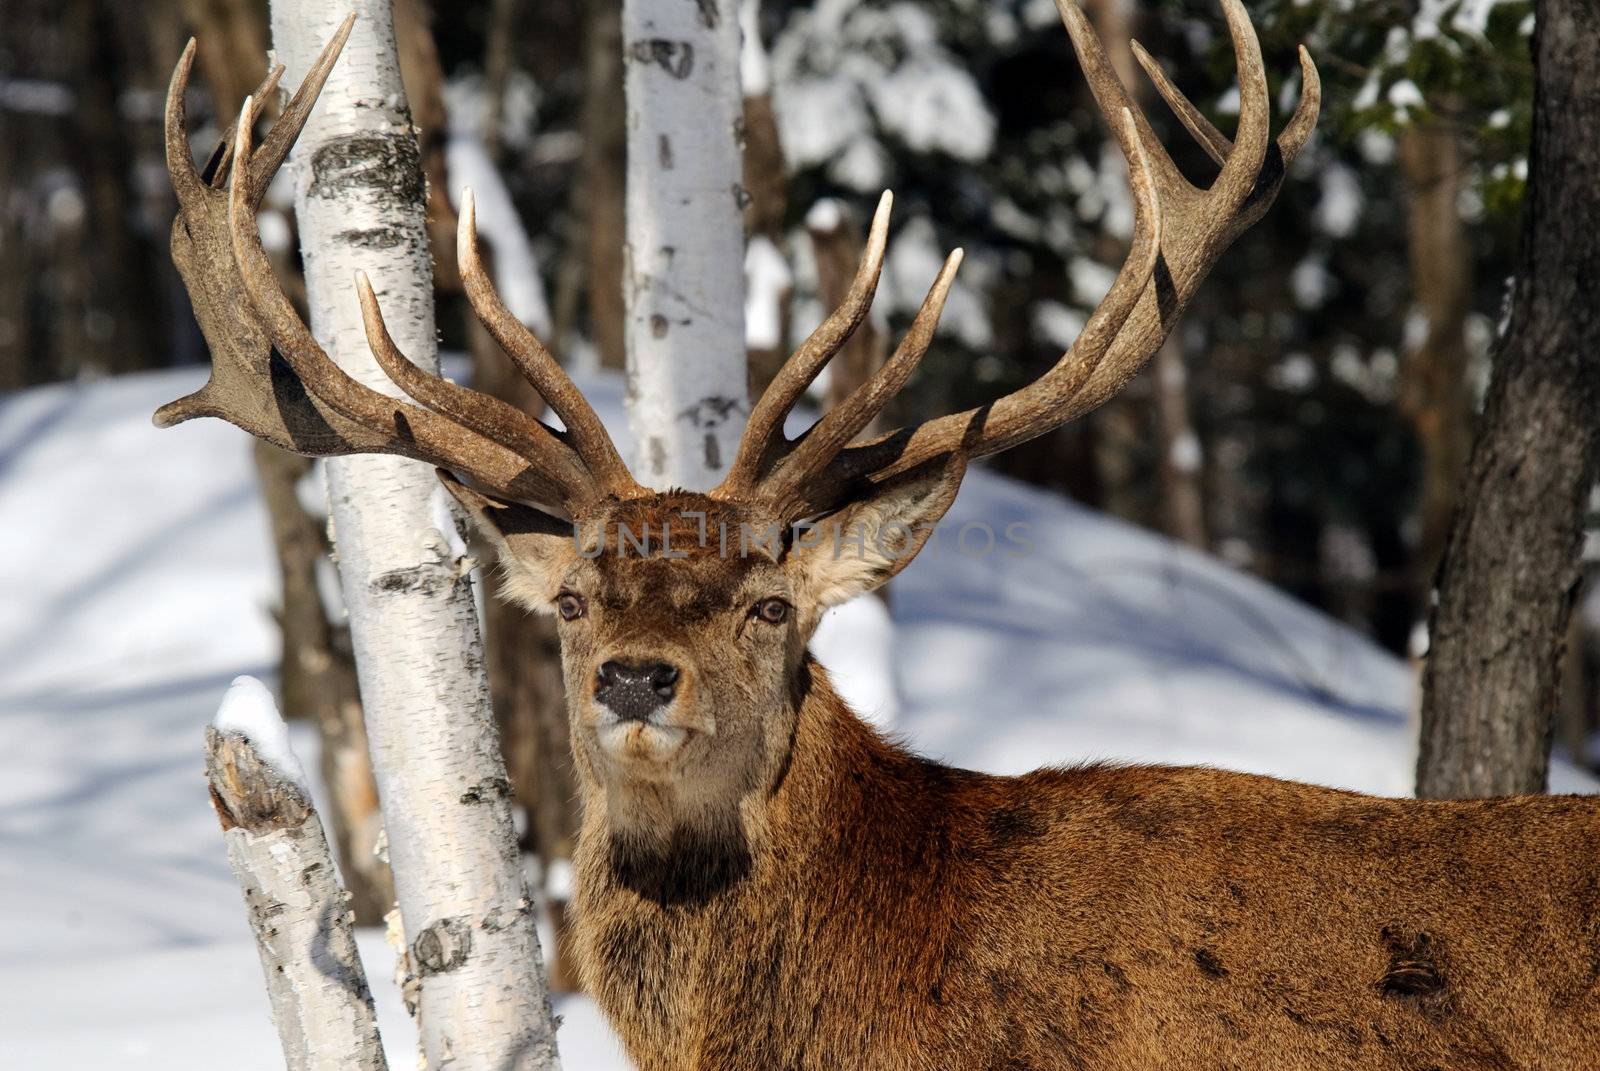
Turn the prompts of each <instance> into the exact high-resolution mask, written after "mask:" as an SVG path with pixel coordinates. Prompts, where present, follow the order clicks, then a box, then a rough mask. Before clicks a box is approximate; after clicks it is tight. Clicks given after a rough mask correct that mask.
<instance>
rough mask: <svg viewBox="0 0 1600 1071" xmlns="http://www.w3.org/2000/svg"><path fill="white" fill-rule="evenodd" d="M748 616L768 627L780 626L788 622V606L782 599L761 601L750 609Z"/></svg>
mask: <svg viewBox="0 0 1600 1071" xmlns="http://www.w3.org/2000/svg"><path fill="white" fill-rule="evenodd" d="M750 616H751V617H754V618H757V619H758V620H761V621H765V622H766V623H767V624H769V625H781V624H783V623H784V622H785V621H787V620H789V604H788V603H786V602H784V601H783V600H782V599H762V600H761V601H760V602H758V603H756V604H755V606H753V607H751V608H750Z"/></svg>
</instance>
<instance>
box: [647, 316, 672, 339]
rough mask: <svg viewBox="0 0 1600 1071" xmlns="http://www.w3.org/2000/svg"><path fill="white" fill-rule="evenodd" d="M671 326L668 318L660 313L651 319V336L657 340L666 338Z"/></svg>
mask: <svg viewBox="0 0 1600 1071" xmlns="http://www.w3.org/2000/svg"><path fill="white" fill-rule="evenodd" d="M668 326H669V324H668V322H667V318H666V317H665V316H663V315H661V314H660V313H659V312H658V313H655V314H654V315H652V316H651V317H650V334H651V335H653V336H654V337H656V338H666V337H667V328H668Z"/></svg>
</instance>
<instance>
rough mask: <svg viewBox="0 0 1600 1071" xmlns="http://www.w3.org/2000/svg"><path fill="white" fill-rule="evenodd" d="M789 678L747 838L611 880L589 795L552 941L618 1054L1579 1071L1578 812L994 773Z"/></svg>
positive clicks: (1590, 1041)
mask: <svg viewBox="0 0 1600 1071" xmlns="http://www.w3.org/2000/svg"><path fill="white" fill-rule="evenodd" d="M808 676H809V679H810V682H811V683H810V686H809V688H808V689H807V690H806V692H805V694H804V697H803V699H802V700H801V706H800V714H799V719H798V732H797V733H796V737H795V745H794V752H793V758H792V762H791V764H790V766H789V767H788V769H787V770H786V771H784V772H783V774H782V775H781V777H780V778H779V779H778V781H777V783H776V784H773V785H770V786H769V785H761V786H758V787H757V788H756V789H755V790H754V791H753V792H752V793H751V795H750V796H749V797H748V799H746V800H745V801H744V803H743V806H742V810H743V815H744V823H743V827H742V836H740V837H736V838H730V839H729V840H727V841H724V842H720V843H701V844H700V845H699V848H698V850H697V851H693V852H680V853H678V854H677V855H675V856H673V857H672V858H671V859H663V860H659V861H658V865H657V866H655V867H650V866H643V867H639V866H636V867H635V868H634V869H633V870H632V871H630V874H629V876H628V877H622V876H619V873H618V869H617V867H616V866H615V863H616V859H615V858H614V855H613V843H612V836H613V831H612V830H611V829H610V828H609V823H608V822H607V819H606V817H605V815H606V808H605V805H604V803H603V802H602V801H601V800H599V799H594V798H590V799H587V800H586V807H585V815H586V818H585V822H584V827H583V834H582V837H581V839H580V845H579V852H578V867H579V879H580V880H579V883H578V888H577V892H578V899H577V901H576V903H575V904H574V909H575V911H574V925H575V938H576V941H575V945H576V948H577V950H578V955H579V957H580V964H581V971H582V974H583V978H584V981H585V985H586V988H587V989H588V991H589V992H590V993H592V994H593V995H594V997H595V998H596V999H597V1000H598V1001H599V1002H600V1005H601V1007H602V1008H603V1009H604V1010H605V1012H606V1014H607V1016H608V1017H609V1018H610V1020H611V1022H612V1023H613V1025H614V1026H615V1027H616V1028H617V1030H618V1031H619V1033H620V1034H621V1035H622V1037H623V1038H624V1040H625V1041H626V1042H627V1045H628V1050H629V1052H630V1053H631V1054H632V1055H633V1057H634V1058H635V1060H636V1061H637V1063H638V1065H639V1067H640V1069H641V1071H757V1069H760V1071H770V1069H777V1068H783V1069H793V1071H801V1069H818V1071H822V1069H828V1071H833V1069H841V1068H849V1069H853V1071H901V1069H907V1071H909V1069H919V1071H920V1069H931V1068H940V1069H951V1071H979V1069H983V1071H988V1069H994V1071H1000V1069H1012V1071H1023V1069H1027V1071H1058V1069H1063V1071H1064V1069H1067V1068H1073V1069H1085V1071H1152V1069H1157V1068H1166V1067H1171V1068H1184V1069H1189V1068H1197V1067H1237V1068H1261V1069H1267V1068H1270V1069H1274V1071H1302V1069H1303V1071H1346V1069H1348V1071H1355V1069H1377V1068H1395V1069H1400V1068H1430V1067H1437V1068H1441V1069H1449V1071H1473V1069H1480V1068H1481V1069H1485V1071H1487V1069H1491V1068H1492V1069H1496V1071H1501V1069H1505V1071H1509V1069H1513V1068H1518V1069H1534V1068H1539V1069H1549V1071H1557V1069H1572V1071H1579V1069H1590V1068H1593V1067H1595V1066H1596V1065H1597V1061H1600V867H1597V866H1596V859H1597V858H1600V802H1596V801H1593V800H1589V799H1584V798H1581V797H1530V798H1521V799H1512V800H1496V801H1476V802H1460V803H1426V802H1418V801H1414V800H1391V799H1378V798H1372V797H1366V796H1361V795H1357V794H1353V793H1347V792H1339V791H1334V790H1331V789H1323V788H1315V787H1310V786H1306V785H1298V784H1292V783H1289V782H1284V781H1277V780H1273V779H1270V778H1264V777H1256V776H1250V775H1245V774H1236V773H1227V772H1222V771H1216V770H1207V769H1172V768H1151V767H1125V768H1117V767H1084V768H1078V769H1063V770H1041V771H1038V772H1035V773H1032V774H1028V775H1026V776H1023V777H1015V778H1006V777H991V776H985V775H982V774H975V773H969V772H966V771H960V770H953V769H950V768H947V767H944V766H940V765H937V764H935V763H931V762H928V761H925V760H922V759H919V758H916V757H915V756H912V755H910V754H907V753H906V752H904V751H902V750H900V749H898V748H896V747H894V746H893V745H891V744H889V743H887V742H886V741H884V740H882V739H881V738H879V737H878V736H877V735H876V734H875V733H874V731H873V730H872V729H871V728H870V727H868V726H867V725H865V724H864V723H862V722H861V721H860V720H859V719H857V718H856V717H855V716H854V715H853V714H852V713H851V712H850V711H849V710H848V709H847V708H846V707H845V705H844V704H843V703H842V701H841V700H840V699H839V698H838V697H837V696H836V695H835V694H834V693H833V692H832V691H831V689H830V688H829V687H828V685H827V682H826V678H825V675H824V674H823V673H821V672H820V671H819V670H817V669H816V667H814V666H812V667H809V672H808ZM588 792H589V793H592V792H594V786H592V785H590V786H589V787H588ZM641 875H643V878H642V880H641Z"/></svg>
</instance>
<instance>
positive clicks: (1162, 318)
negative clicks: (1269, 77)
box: [712, 0, 1321, 519]
mask: <svg viewBox="0 0 1600 1071" xmlns="http://www.w3.org/2000/svg"><path fill="white" fill-rule="evenodd" d="M1056 7H1057V8H1058V9H1059V10H1060V12H1061V17H1062V20H1063V21H1064V22H1065V23H1066V28H1067V33H1068V35H1069V36H1070V37H1071V38H1072V44H1073V48H1074V50H1075V51H1076V52H1077V54H1078V60H1079V63H1080V64H1081V65H1082V67H1083V71H1084V76H1085V78H1086V79H1087V81H1088V83H1089V88H1090V90H1091V91H1092V92H1093V94H1094V98H1095V101H1096V103H1097V104H1098V106H1099V108H1100V111H1101V113H1102V115H1104V116H1105V118H1106V121H1107V123H1108V124H1109V126H1110V127H1111V132H1112V134H1113V136H1115V137H1116V139H1117V142H1118V145H1119V146H1120V147H1121V149H1122V153H1123V156H1124V158H1125V159H1126V161H1127V164H1128V172H1129V180H1130V183H1131V185H1132V188H1133V194H1134V210H1135V217H1134V219H1135V222H1134V235H1133V241H1132V246H1131V248H1130V250H1129V253H1128V257H1127V260H1126V261H1125V262H1124V264H1123V266H1122V270H1121V271H1120V272H1119V273H1118V275H1117V278H1116V281H1115V282H1113V283H1112V286H1111V289H1110V291H1109V292H1108V293H1107V294H1106V296H1105V298H1104V299H1103V300H1102V301H1101V302H1100V305H1099V306H1098V307H1097V308H1096V309H1095V311H1094V313H1093V315H1091V316H1090V318H1089V322H1088V323H1087V324H1086V325H1085V327H1084V329H1083V332H1082V334H1081V335H1080V336H1079V337H1078V339H1077V340H1076V341H1075V342H1073V344H1072V346H1071V347H1070V348H1069V349H1068V350H1067V351H1066V353H1065V354H1063V355H1062V357H1061V359H1060V360H1059V361H1058V362H1057V363H1056V364H1055V366H1054V367H1052V368H1051V369H1050V370H1049V371H1047V372H1046V373H1045V374H1044V375H1042V376H1040V377H1039V378H1038V379H1037V380H1035V381H1034V382H1032V383H1030V384H1028V385H1027V386H1025V387H1023V388H1021V389H1020V390H1017V391H1015V392H1013V393H1012V394H1008V395H1006V396H1005V397H1003V398H1000V399H999V400H998V401H995V402H992V403H990V404H989V405H986V406H982V407H980V408H977V409H970V410H967V411H966V412H962V413H954V414H951V415H948V416H944V417H939V418H937V419H934V420H930V421H928V422H926V423H923V424H920V425H917V426H915V427H910V428H902V429H900V430H897V431H893V432H890V433H889V434H887V435H884V436H881V437H879V438H877V439H874V440H872V441H871V442H867V443H863V444H860V445H855V446H851V445H848V443H849V441H850V439H852V438H853V437H854V436H855V435H857V434H858V433H859V432H860V430H861V429H862V428H864V427H866V426H867V424H868V423H869V422H870V421H871V420H872V418H873V417H874V416H875V415H876V414H877V413H878V412H879V411H880V410H881V409H882V408H883V407H884V405H886V404H887V403H888V401H889V399H890V398H891V397H892V396H893V394H894V392H895V391H896V390H898V389H899V387H900V385H901V384H903V383H904V382H905V379H906V377H908V376H909V375H910V373H911V370H912V368H913V367H914V366H915V364H916V362H917V361H918V360H919V359H920V358H921V356H922V354H923V353H924V352H926V350H927V346H928V342H929V340H930V339H931V336H932V333H933V329H934V326H935V325H936V324H937V321H938V315H939V311H940V309H941V308H942V306H943V304H944V300H945V296H946V294H947V292H948V289H949V285H950V281H951V276H952V274H953V273H954V270H955V267H956V265H957V264H958V263H959V261H960V256H959V250H958V251H957V253H956V254H954V255H952V257H951V259H950V260H949V261H946V263H945V268H944V270H943V271H942V272H941V273H940V275H939V279H938V280H937V281H936V282H935V283H934V286H933V288H932V289H931V290H930V291H929V293H928V297H927V299H926V300H925V301H924V303H923V306H922V309H921V310H920V311H919V312H918V314H917V317H916V319H915V320H914V321H913V323H912V327H911V331H910V333H909V334H908V336H907V338H906V341H905V342H904V343H903V344H902V345H901V348H900V350H899V351H898V352H897V353H896V354H895V356H894V358H892V359H891V360H890V361H889V362H888V363H887V364H886V365H884V367H883V368H881V369H879V371H878V372H877V373H876V374H875V375H874V376H873V377H872V378H871V379H870V380H869V381H868V382H866V383H864V384H862V385H861V386H860V387H859V388H857V389H856V391H855V392H854V393H853V394H852V395H851V396H850V397H849V398H847V399H846V400H845V401H844V402H843V403H842V404H841V405H839V406H837V407H836V408H835V409H834V410H833V411H832V412H830V413H829V414H827V415H826V416H824V417H823V418H822V419H821V420H820V421H818V422H817V424H816V425H814V426H813V427H812V428H811V429H810V430H809V431H807V432H806V433H805V434H804V435H802V436H801V437H800V438H799V439H797V440H794V441H790V440H788V439H786V438H784V436H783V432H782V426H783V420H784V417H785V416H786V415H787V414H788V411H789V410H790V408H792V407H793V405H794V403H795V401H796V400H797V399H798V398H799V396H800V394H801V393H802V392H803V391H804V390H805V387H806V386H807V385H808V384H809V383H810V382H811V380H812V379H814V378H815V377H816V375H817V373H818V372H819V371H820V370H821V367H822V365H824V364H825V363H826V362H827V360H828V359H829V358H830V357H832V356H833V354H834V353H836V352H838V350H839V349H840V348H841V347H842V345H843V343H844V341H845V339H847V338H848V337H849V332H850V331H851V330H853V329H854V326H855V325H856V324H859V323H860V320H861V318H862V316H864V315H865V312H866V305H867V304H870V302H871V296H872V290H873V286H874V285H875V283H876V281H877V275H878V270H879V267H880V265H881V263H882V258H883V248H882V233H881V231H882V228H883V226H884V224H885V223H886V222H887V220H886V215H887V206H888V201H887V198H885V201H884V203H883V205H881V206H880V208H879V214H878V217H877V218H876V219H875V220H874V225H873V237H872V240H871V241H869V243H868V248H867V251H866V253H865V255H864V256H863V258H862V265H861V270H860V273H859V274H858V275H857V278H856V286H855V287H854V288H853V289H852V291H851V294H850V297H849V299H848V300H847V301H846V302H845V305H844V306H842V307H841V308H840V309H839V311H837V312H836V313H834V315H833V316H832V317H830V318H829V320H828V321H827V322H826V323H824V324H823V326H822V327H820V328H818V330H817V331H816V332H815V333H814V334H813V335H812V337H811V339H810V340H808V341H807V343H806V345H805V346H804V347H802V349H801V350H800V351H798V352H797V353H796V354H795V356H794V357H793V358H791V359H790V362H789V366H786V367H785V368H784V370H783V371H782V372H780V373H779V375H778V377H777V378H776V379H774V380H773V383H772V386H771V387H769V388H768V390H767V392H766V394H765V395H763V397H762V399H761V401H760V402H759V403H758V404H757V406H756V409H755V415H754V416H752V419H751V422H750V427H749V428H748V429H747V430H746V433H745V438H744V440H743V441H742V442H741V443H740V446H739V452H738V459H737V460H736V461H735V463H734V466H733V470H732V471H731V472H730V473H729V476H728V479H727V480H725V481H723V483H722V485H721V486H719V487H718V488H717V489H716V490H715V491H714V492H712V493H713V494H714V495H717V496H718V497H724V498H733V497H743V496H748V495H754V496H755V497H757V498H759V499H761V500H763V501H764V502H765V503H767V504H768V505H769V506H770V507H771V508H772V509H773V510H774V511H775V512H777V513H778V514H780V515H782V516H783V517H785V518H786V519H798V518H801V517H805V516H813V515H817V514H821V513H825V512H827V511H829V510H832V509H834V508H836V507H837V506H839V505H840V504H841V503H842V502H843V501H845V500H847V499H848V498H849V497H850V495H851V494H852V493H853V491H854V490H855V489H856V488H858V487H859V486H860V485H861V484H862V483H863V482H870V483H877V482H880V481H882V480H885V479H888V478H890V477H892V476H895V475H898V474H900V473H903V472H906V471H908V470H910V469H912V468H915V467H917V466H919V465H922V464H924V463H926V462H929V461H931V460H933V459H935V458H939V457H945V456H951V455H955V454H960V455H962V457H963V458H972V457H981V456H983V455H985V454H992V453H996V452H998V451H1000V450H1004V449H1006V448H1008V447H1011V446H1015V445H1017V444H1018V443H1021V442H1025V441H1026V440H1028V439H1031V438H1033V437H1035V436H1037V435H1041V434H1043V433H1044V432H1046V431H1049V430H1050V429H1052V428H1055V427H1058V426H1059V425H1061V424H1064V423H1066V422H1067V421H1069V420H1072V419H1075V418H1076V417H1079V416H1081V415H1083V414H1084V413H1086V412H1088V411H1089V410H1091V409H1094V408H1095V407H1096V406H1098V405H1100V404H1101V403H1102V402H1104V401H1105V400H1106V399H1107V398H1109V397H1111V396H1112V395H1113V394H1115V393H1116V392H1117V391H1119V390H1120V389H1122V387H1123V386H1124V385H1125V384H1126V383H1127V382H1128V380H1129V379H1131V378H1132V377H1133V376H1134V375H1135V374H1136V373H1137V372H1138V371H1139V370H1140V369H1141V368H1143V367H1144V366H1145V364H1146V363H1148V362H1149V360H1150V358H1151V357H1152V356H1153V355H1154V354H1155V352H1156V350H1157V349H1159V348H1160V346H1161V343H1162V341H1163V340H1165V338H1166V336H1167V334H1168V333H1169V332H1170V331H1171V330H1172V327H1173V325H1174V323H1175V322H1176V320H1177V317H1178V315H1179V314H1180V313H1181V312H1182V311H1183V309H1184V307H1185V306H1186V305H1187V304H1188V302H1189V299H1190V298H1191V297H1192V296H1193V295H1194V292H1195V290H1196V289H1197V288H1198V287H1199V285H1200V282H1201V281H1202V280H1203V279H1204V278H1205V276H1206V273H1207V272H1208V271H1209V270H1210V268H1211V265H1212V264H1214V263H1215V262H1216V260H1217V258H1218V257H1219V256H1221V255H1222V252H1223V251H1224V250H1225V249H1227V247H1228V246H1229V245H1231V244H1232V243H1233V241H1234V240H1235V239H1237V238H1238V237H1239V235H1240V234H1242V233H1244V231H1245V230H1246V229H1247V228H1249V227H1250V225H1251V224H1253V223H1255V221H1256V220H1258V219H1260V218H1261V216H1262V215H1263V214H1264V213H1265V212H1266V210H1267V208H1268V207H1269V206H1270V205H1271V203H1272V201H1273V199H1274V198H1275V197H1276V196H1277V193H1278V189H1279V187H1281V186H1282V184H1283V178H1284V173H1285V171H1286V169H1287V168H1288V166H1289V164H1290V163H1291V162H1292V161H1293V160H1294V158H1295V156H1296V155H1297V154H1298V153H1299V152H1300V150H1301V148H1303V147H1304V145H1305V143H1306V140H1307V139H1308V138H1309V137H1310V134H1311V130H1312V127H1313V126H1314V125H1315V123H1316V118H1317V111H1318V108H1319V105H1320V101H1321V84H1320V81H1319V80H1318V77H1317V69H1316V67H1315V65H1313V64H1312V62H1311V56H1310V54H1309V53H1307V52H1306V50H1305V49H1304V48H1301V49H1300V69H1301V78H1302V84H1301V94H1300V103H1299V105H1298V106H1297V107H1296V109H1295V112H1294V115H1293V116H1292V117H1291V118H1290V120H1289V122H1288V124H1287V125H1286V126H1285V127H1284V129H1283V131H1282V132H1281V133H1280V134H1279V135H1278V138H1277V140H1276V142H1273V141H1272V140H1271V138H1270V134H1269V119H1270V109H1271V106H1270V104H1269V102H1268V98H1267V83H1266V76H1265V73H1264V72H1263V69H1262V60H1261V48H1260V45H1259V44H1258V43H1257V41H1256V35H1255V30H1254V28H1253V27H1252V26H1251V24H1250V18H1249V16H1248V15H1247V14H1246V13H1245V10H1244V8H1243V6H1242V5H1241V4H1240V3H1239V0H1222V9H1223V14H1224V16H1225V17H1226V19H1227V23H1228V30H1229V33H1230V34H1231V36H1232V38H1233V48H1234V56H1235V62H1236V64H1237V69H1238V78H1239V127H1238V131H1237V135H1236V140H1235V141H1234V142H1230V141H1229V140H1228V139H1227V138H1226V137H1224V136H1223V135H1222V134H1221V133H1219V132H1218V131H1217V130H1216V128H1215V127H1213V126H1212V125H1211V124H1210V123H1209V122H1207V121H1206V119H1205V118H1204V117H1203V116H1202V115H1201V114H1200V112H1199V111H1198V110H1197V109H1196V108H1195V107H1194V105H1192V104H1191V103H1190V102H1189V101H1188V99H1187V98H1185V97H1184V96H1183V95H1182V94H1181V93H1180V92H1178V90H1177V88H1176V87H1174V86H1173V85H1172V83H1171V82H1170V81H1169V80H1168V79H1167V78H1166V77H1165V75H1163V74H1162V73H1161V71H1160V69H1159V68H1158V67H1157V66H1156V65H1155V63H1154V61H1153V60H1151V59H1150V57H1149V55H1148V54H1147V53H1145V51H1144V50H1143V49H1142V48H1140V47H1138V45H1137V44H1136V45H1135V46H1134V51H1135V55H1136V56H1137V57H1138V59H1139V62H1140V64H1141V66H1143V67H1144V69H1145V70H1146V72H1148V73H1149V74H1150V77H1151V79H1152V81H1154V83H1155V86H1156V89H1157V91H1158V92H1159V93H1160V94H1161V96H1162V98H1163V99H1165V100H1166V101H1167V103H1168V104H1169V105H1170V106H1171V107H1172V109H1173V110H1174V111H1175V112H1176V113H1177V115H1178V118H1179V119H1180V120H1181V121H1182V122H1183V124H1184V126H1185V127H1186V128H1187V129H1188V130H1189V131H1190V133H1191V134H1193V135H1194V137H1195V138H1196V140H1198V141H1199V142H1200V144H1201V145H1202V146H1203V147H1204V148H1205V150H1206V152H1207V153H1209V154H1210V155H1211V157H1212V158H1213V159H1214V160H1216V161H1217V162H1218V163H1219V164H1220V165H1221V171H1220V173H1219V174H1218V176H1217V178H1216V180H1215V181H1214V182H1213V183H1212V184H1211V185H1210V187H1208V188H1206V189H1203V190H1202V189H1199V188H1197V187H1195V186H1193V185H1192V184H1190V183H1189V181H1188V180H1187V179H1185V178H1184V177H1183V175H1182V174H1181V173H1180V172H1179V171H1178V169H1177V166H1176V165H1175V164H1174V163H1173V162H1172V158H1171V157H1170V156H1168V155H1167V153H1166V150H1165V149H1163V148H1162V147H1161V144H1160V142H1159V141H1157V139H1156V137H1155V133H1154V131H1153V130H1152V129H1151V127H1150V124H1149V122H1148V121H1147V120H1146V119H1145V117H1144V115H1143V113H1142V112H1141V111H1140V110H1139V107H1138V105H1137V104H1135V103H1134V102H1133V100H1132V99H1131V98H1130V97H1129V96H1128V93H1127V91H1126V89H1125V88H1124V87H1123V85H1122V83H1121V82H1120V81H1118V79H1117V76H1116V74H1115V72H1114V71H1113V69H1112V67H1111V63H1110V61H1109V60H1108V59H1107V58H1106V54H1105V51H1104V49H1103V48H1102V47H1101V45H1100V41H1099V39H1098V38H1097V37H1096V36H1095V33H1094V31H1093V30H1092V29H1091V28H1090V27H1089V24H1088V21H1087V20H1086V19H1085V18H1084V16H1083V13H1082V11H1080V10H1079V8H1078V7H1077V5H1076V4H1075V3H1074V2H1073V0H1056ZM758 417H759V418H760V419H757V418H758Z"/></svg>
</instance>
